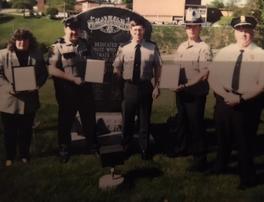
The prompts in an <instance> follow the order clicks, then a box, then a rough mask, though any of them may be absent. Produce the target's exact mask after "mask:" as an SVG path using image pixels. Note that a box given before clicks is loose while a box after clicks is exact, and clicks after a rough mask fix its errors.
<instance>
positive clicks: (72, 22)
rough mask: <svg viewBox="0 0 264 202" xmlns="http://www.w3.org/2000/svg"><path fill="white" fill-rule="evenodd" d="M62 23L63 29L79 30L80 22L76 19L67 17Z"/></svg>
mask: <svg viewBox="0 0 264 202" xmlns="http://www.w3.org/2000/svg"><path fill="white" fill-rule="evenodd" d="M63 23H64V26H65V27H70V28H71V29H77V28H80V21H79V20H78V19H77V18H76V17H69V18H67V19H65V20H64V21H63Z"/></svg>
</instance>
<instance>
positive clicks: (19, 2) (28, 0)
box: [12, 0, 36, 16]
mask: <svg viewBox="0 0 264 202" xmlns="http://www.w3.org/2000/svg"><path fill="white" fill-rule="evenodd" d="M12 3H13V4H12V7H13V8H18V9H22V11H23V15H24V16H25V12H26V9H29V10H30V13H32V10H33V6H34V5H35V4H36V1H35V0H13V1H12Z"/></svg>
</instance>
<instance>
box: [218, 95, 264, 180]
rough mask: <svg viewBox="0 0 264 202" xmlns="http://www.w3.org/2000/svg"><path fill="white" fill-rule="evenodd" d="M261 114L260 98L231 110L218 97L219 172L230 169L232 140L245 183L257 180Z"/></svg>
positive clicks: (240, 172) (241, 176)
mask: <svg viewBox="0 0 264 202" xmlns="http://www.w3.org/2000/svg"><path fill="white" fill-rule="evenodd" d="M260 113H261V99H260V97H258V98H255V99H252V100H250V101H246V102H244V103H241V104H239V105H238V106H235V107H230V106H228V105H227V104H226V103H225V102H224V99H223V98H222V97H221V96H219V95H216V108H215V124H216V131H217V136H218V143H219V147H218V154H217V160H218V161H217V169H219V170H221V169H225V167H226V166H227V164H228V161H229V158H230V154H231V151H232V138H233V139H234V140H235V145H236V146H237V150H238V162H239V174H240V178H241V182H242V183H247V182H248V181H249V180H251V178H255V166H254V146H255V138H256V132H257V128H258V123H259V119H260Z"/></svg>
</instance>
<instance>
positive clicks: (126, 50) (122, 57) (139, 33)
mask: <svg viewBox="0 0 264 202" xmlns="http://www.w3.org/2000/svg"><path fill="white" fill-rule="evenodd" d="M144 34H145V22H144V21H143V20H141V19H137V18H136V19H134V20H132V21H131V22H130V35H131V41H130V42H128V43H127V44H125V45H123V46H120V47H119V49H118V51H117V54H116V58H115V60H114V63H113V66H114V73H115V75H117V77H119V78H123V79H124V80H125V84H124V89H123V94H124V96H123V102H122V113H123V114H122V118H123V129H122V130H123V131H122V132H123V136H124V140H123V144H124V148H125V149H126V150H127V148H128V147H129V145H131V143H132V138H133V133H134V120H135V115H136V113H137V112H138V114H139V143H140V147H141V154H142V159H148V158H150V157H151V156H150V152H149V132H150V115H151V106H152V101H153V99H156V98H157V97H158V96H159V80H160V72H161V66H162V62H161V57H160V54H159V51H158V47H157V46H156V44H154V43H152V42H149V41H146V40H145V39H144V37H145V36H144ZM152 79H154V85H153V84H152V83H151V80H152Z"/></svg>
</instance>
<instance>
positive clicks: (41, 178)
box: [0, 17, 264, 202]
mask: <svg viewBox="0 0 264 202" xmlns="http://www.w3.org/2000/svg"><path fill="white" fill-rule="evenodd" d="M17 27H28V28H31V29H32V30H33V32H34V34H35V35H36V36H37V37H38V40H39V41H40V42H44V43H48V44H50V43H52V42H53V41H54V40H55V39H56V38H57V37H58V36H60V35H61V34H62V25H61V23H60V22H58V21H51V20H49V19H46V18H41V19H24V18H22V17H15V18H14V19H13V20H10V21H8V22H6V23H0V44H1V43H5V42H6V40H7V38H8V36H9V34H10V33H11V31H12V30H14V29H15V28H17ZM177 29H178V28H177ZM164 33H166V34H164ZM175 33H176V34H177V33H178V32H176V31H175V30H174V28H169V29H168V30H166V29H165V30H164V29H163V28H158V27H157V28H155V29H154V36H155V37H157V38H156V39H158V37H159V42H161V41H163V37H165V36H167V35H169V36H170V37H169V38H168V41H170V40H171V41H170V43H171V45H172V44H173V43H176V41H175V40H174V39H171V37H172V36H173V35H174V34H175ZM178 37H179V38H178V39H177V43H179V42H181V38H180V37H183V36H182V35H179V36H178ZM165 41H166V40H165ZM164 47H166V45H164ZM171 47H172V48H173V47H174V45H173V46H171ZM40 100H41V103H42V106H41V108H40V110H39V111H38V114H37V117H38V120H39V121H40V122H41V124H40V126H39V128H38V129H36V131H35V134H34V137H33V142H32V145H31V153H32V160H31V162H30V164H28V165H22V164H21V163H19V162H16V163H15V165H14V166H12V167H11V168H4V166H3V162H4V148H3V133H2V131H1V129H0V134H1V136H0V201H1V202H39V201H43V202H44V201H45V202H53V201H54V202H57V201H61V202H68V201H69V202H72V201H80V202H82V201H83V202H84V201H85V202H89V201H91V202H100V201H102V202H123V201H127V202H148V201H149V202H162V201H164V200H165V199H168V201H170V202H207V201H215V202H263V198H264V193H263V189H264V185H259V186H257V187H255V188H252V189H248V190H246V191H238V190H237V189H236V186H237V185H238V182H239V179H238V176H236V175H220V176H215V175H205V174H200V173H189V172H187V171H186V168H187V167H188V166H189V165H190V162H191V156H187V157H181V158H168V157H166V155H164V154H156V155H155V156H154V158H153V161H150V162H145V161H142V160H141V159H140V156H139V155H137V154H136V155H133V156H132V157H131V158H129V159H128V160H126V161H125V163H124V165H119V166H117V167H116V169H117V170H119V172H121V173H122V174H123V175H125V176H127V177H130V178H129V179H131V181H130V182H131V183H130V184H127V183H126V184H124V185H123V186H121V187H120V188H118V189H114V190H108V191H101V190H100V189H99V188H98V180H99V178H100V177H101V176H102V175H104V174H107V173H108V172H109V168H102V167H101V164H100V159H99V158H97V157H96V156H94V155H87V154H86V155H85V154H80V155H73V156H72V158H71V159H70V161H69V162H68V163H67V164H61V163H60V162H59V159H58V158H57V156H56V151H57V135H56V127H57V105H56V101H55V97H54V89H53V85H52V81H51V80H48V82H47V83H46V84H45V85H44V87H43V88H42V89H41V90H40ZM213 106H214V98H213V95H212V93H210V94H209V96H208V99H207V105H206V113H205V116H206V118H207V119H212V116H213ZM175 112H176V109H175V97H174V94H173V93H172V92H170V91H168V90H162V94H161V97H160V98H159V99H158V100H156V101H155V102H154V103H153V111H152V122H153V123H164V122H166V119H167V118H168V117H169V116H171V115H174V114H175ZM262 119H263V116H262ZM263 128H264V127H263V123H261V124H260V130H259V133H261V134H263V131H264V130H263ZM161 135H162V134H161ZM208 158H209V161H210V162H212V161H213V160H214V159H215V153H214V152H211V153H209V155H208ZM256 160H257V163H258V165H263V162H264V158H263V156H259V157H257V159H256ZM144 172H145V175H142V173H144Z"/></svg>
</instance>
